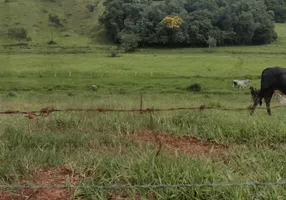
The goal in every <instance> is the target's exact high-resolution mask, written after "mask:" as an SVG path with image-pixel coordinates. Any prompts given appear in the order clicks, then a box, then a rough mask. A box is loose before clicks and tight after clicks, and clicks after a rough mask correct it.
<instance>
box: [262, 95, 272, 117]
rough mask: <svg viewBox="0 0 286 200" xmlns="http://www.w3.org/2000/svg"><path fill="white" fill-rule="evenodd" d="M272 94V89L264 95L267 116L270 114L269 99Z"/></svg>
mask: <svg viewBox="0 0 286 200" xmlns="http://www.w3.org/2000/svg"><path fill="white" fill-rule="evenodd" d="M272 95H273V91H271V92H268V93H267V94H266V95H265V96H264V99H265V103H266V109H267V113H268V115H269V116H271V110H270V101H271V98H272Z"/></svg>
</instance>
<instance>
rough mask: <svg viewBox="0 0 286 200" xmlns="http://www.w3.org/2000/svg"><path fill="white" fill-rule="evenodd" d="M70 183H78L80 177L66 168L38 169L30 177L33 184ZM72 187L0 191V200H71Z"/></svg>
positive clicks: (55, 184)
mask: <svg viewBox="0 0 286 200" xmlns="http://www.w3.org/2000/svg"><path fill="white" fill-rule="evenodd" d="M67 180H68V182H69V183H70V184H71V185H78V184H79V182H80V178H79V176H78V175H76V174H75V173H74V171H73V170H71V169H68V168H59V169H39V170H38V171H37V172H36V173H35V175H34V176H33V179H32V184H33V185H41V186H59V185H61V186H63V185H65V183H66V181H67ZM72 193H73V190H72V189H37V190H33V189H28V190H19V191H17V194H12V193H9V192H0V200H27V199H29V200H38V199H41V200H71V199H73V197H72Z"/></svg>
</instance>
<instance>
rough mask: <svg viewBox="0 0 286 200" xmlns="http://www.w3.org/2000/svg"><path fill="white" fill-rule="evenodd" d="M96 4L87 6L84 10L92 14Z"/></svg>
mask: <svg viewBox="0 0 286 200" xmlns="http://www.w3.org/2000/svg"><path fill="white" fill-rule="evenodd" d="M96 6H97V5H96V4H87V5H86V8H87V9H88V11H89V12H93V11H94V10H95V8H96Z"/></svg>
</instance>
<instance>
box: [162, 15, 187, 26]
mask: <svg viewBox="0 0 286 200" xmlns="http://www.w3.org/2000/svg"><path fill="white" fill-rule="evenodd" d="M183 22H184V21H183V19H182V18H181V17H178V16H175V17H170V16H166V17H165V18H164V19H163V20H162V21H161V22H160V23H161V24H165V25H166V27H167V28H170V29H178V28H180V26H181V24H182V23H183Z"/></svg>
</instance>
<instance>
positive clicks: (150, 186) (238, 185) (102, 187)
mask: <svg viewBox="0 0 286 200" xmlns="http://www.w3.org/2000/svg"><path fill="white" fill-rule="evenodd" d="M274 185H286V181H280V182H246V183H203V184H158V185H109V186H100V185H75V186H39V185H35V186H3V185H0V189H18V190H25V189H96V190H116V189H156V188H163V189H167V188H183V187H184V188H192V187H247V186H254V187H258V186H262V187H263V186H274Z"/></svg>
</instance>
